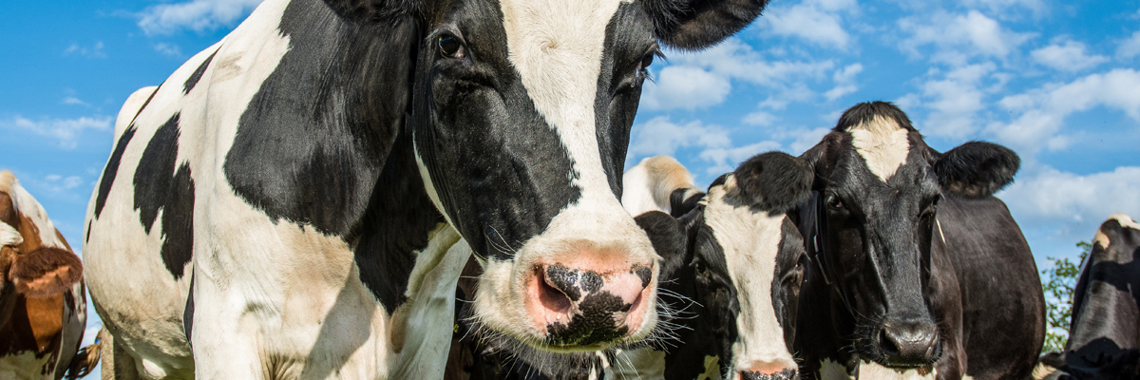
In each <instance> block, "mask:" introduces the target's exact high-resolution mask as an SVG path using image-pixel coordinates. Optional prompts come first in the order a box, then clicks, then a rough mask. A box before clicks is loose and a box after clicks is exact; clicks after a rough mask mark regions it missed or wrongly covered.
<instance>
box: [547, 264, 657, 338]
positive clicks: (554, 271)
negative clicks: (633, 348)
mask: <svg viewBox="0 0 1140 380" xmlns="http://www.w3.org/2000/svg"><path fill="white" fill-rule="evenodd" d="M652 276H653V272H652V270H651V269H650V267H649V266H645V265H637V264H635V265H629V266H627V267H625V268H624V269H616V268H612V267H611V268H610V270H606V271H598V270H594V269H588V268H582V265H573V264H567V263H553V264H538V265H535V267H534V271H533V273H532V274H531V278H530V279H529V281H528V284H527V285H528V293H529V295H530V297H528V298H529V300H528V310H527V311H528V313H529V314H530V315H531V319H532V320H533V321H534V322H535V324H536V325H538V326H540V327H542V328H544V329H545V330H546V334H547V341H548V342H549V343H551V344H554V345H559V346H581V347H589V346H593V345H598V344H604V343H608V342H614V341H617V340H619V339H621V338H623V337H625V336H626V335H628V334H630V332H631V331H636V330H637V328H638V327H639V326H640V325H641V323H642V319H643V317H644V315H645V310H646V308H647V306H646V304H647V303H648V301H649V298H650V296H649V294H648V293H649V292H650V290H651V289H650V287H649V285H650V282H651V280H652Z"/></svg>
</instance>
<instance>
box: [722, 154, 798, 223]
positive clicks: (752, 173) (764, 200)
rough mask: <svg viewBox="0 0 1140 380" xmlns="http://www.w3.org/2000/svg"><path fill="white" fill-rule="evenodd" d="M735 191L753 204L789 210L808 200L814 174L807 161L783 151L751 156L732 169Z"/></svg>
mask: <svg viewBox="0 0 1140 380" xmlns="http://www.w3.org/2000/svg"><path fill="white" fill-rule="evenodd" d="M733 177H734V178H735V180H736V191H737V192H738V194H736V195H737V196H738V197H740V198H741V199H742V200H744V201H745V202H747V203H748V204H749V205H751V206H752V207H756V208H758V209H760V210H763V211H766V212H769V213H774V212H786V211H788V210H791V209H792V208H794V207H796V206H797V205H799V204H800V203H802V202H804V201H806V200H807V198H808V196H809V195H811V183H812V179H814V178H815V174H814V173H812V171H811V166H810V165H808V164H807V162H805V161H803V160H801V159H799V158H796V157H792V156H791V155H789V154H787V153H783V152H768V153H764V154H759V155H756V156H754V157H752V158H749V159H748V160H747V161H744V163H742V164H740V166H739V167H737V168H736V171H735V172H733Z"/></svg>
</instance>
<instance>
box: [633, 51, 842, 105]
mask: <svg viewBox="0 0 1140 380" xmlns="http://www.w3.org/2000/svg"><path fill="white" fill-rule="evenodd" d="M669 54H670V56H671V57H670V59H669V64H668V66H665V67H664V68H662V69H661V70H660V71H659V72H658V73H657V74H656V77H657V78H656V80H655V81H654V82H650V83H647V84H646V85H645V90H644V91H643V92H642V97H641V105H642V107H644V108H646V109H651V110H669V109H689V110H692V109H700V108H705V107H711V106H714V105H717V104H720V103H722V102H724V100H725V99H726V98H727V97H728V95H729V94H730V93H731V92H732V87H733V82H734V81H743V82H746V83H751V84H755V85H759V86H764V87H769V88H775V89H777V90H779V91H783V92H789V91H791V92H796V95H797V96H799V95H802V92H803V91H805V90H806V91H807V92H808V93H809V94H811V90H810V89H807V87H804V85H803V83H802V82H803V80H804V79H805V78H817V79H818V78H821V77H824V74H825V73H826V72H827V71H829V70H831V69H832V68H833V67H834V65H835V64H834V63H833V62H831V61H824V62H796V61H768V60H765V59H764V57H763V56H762V55H761V54H760V53H758V52H756V51H755V50H753V49H752V46H749V45H748V44H746V43H744V42H742V41H741V40H740V39H737V38H730V39H728V40H726V41H724V42H723V43H721V44H719V45H716V46H714V47H712V48H710V49H707V50H704V51H701V52H696V53H690V52H682V51H670V52H669ZM808 98H810V96H808Z"/></svg>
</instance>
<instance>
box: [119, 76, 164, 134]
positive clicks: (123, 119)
mask: <svg viewBox="0 0 1140 380" xmlns="http://www.w3.org/2000/svg"><path fill="white" fill-rule="evenodd" d="M157 89H158V86H146V87H143V88H140V89H138V90H135V92H133V93H131V96H128V97H127V101H126V102H123V106H122V107H120V108H119V116H117V117H116V118H115V137H116V138H117V137H119V136H122V135H123V131H126V130H127V127H129V126H130V125H131V122H132V121H134V120H135V116H136V115H138V114H139V109H141V108H142V106H143V104H146V100H147V99H150V96H151V95H152V94H154V91H155V90H157Z"/></svg>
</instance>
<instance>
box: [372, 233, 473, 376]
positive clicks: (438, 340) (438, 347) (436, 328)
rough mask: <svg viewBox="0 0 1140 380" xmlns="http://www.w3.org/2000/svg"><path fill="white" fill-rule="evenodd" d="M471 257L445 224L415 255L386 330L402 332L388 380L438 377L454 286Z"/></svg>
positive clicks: (447, 341)
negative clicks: (399, 302) (400, 303)
mask: <svg viewBox="0 0 1140 380" xmlns="http://www.w3.org/2000/svg"><path fill="white" fill-rule="evenodd" d="M470 257H471V247H470V246H468V245H467V242H466V241H465V240H461V239H460V237H459V233H458V232H456V231H455V230H454V229H452V228H451V227H450V226H447V225H441V226H440V228H439V229H437V230H436V232H435V233H433V234H432V236H431V238H430V242H429V243H428V246H427V247H426V248H424V249H423V250H422V251H420V252H418V253H417V256H416V265H415V268H414V269H413V270H412V274H411V277H410V278H409V281H408V290H407V292H406V293H405V295H407V297H408V302H406V303H405V304H404V305H403V306H401V307H400V309H399V310H398V311H396V312H395V313H393V314H396V313H401V314H402V315H400V316H398V317H397V316H393V321H400V322H393V325H392V327H391V328H392V329H403V333H402V335H403V337H404V339H402V342H394V343H393V345H396V344H398V345H400V346H401V347H393V349H394V350H399V356H398V358H397V359H395V363H394V364H393V368H392V372H390V373H389V377H390V378H392V379H442V378H443V375H444V366H442V365H440V363H445V362H447V356H448V354H449V353H450V349H451V338H452V329H451V328H448V327H451V326H452V323H453V321H454V319H453V316H454V315H455V287H456V283H457V282H458V281H459V275H460V273H461V272H462V271H463V268H464V266H466V264H467V260H468V258H470Z"/></svg>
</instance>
